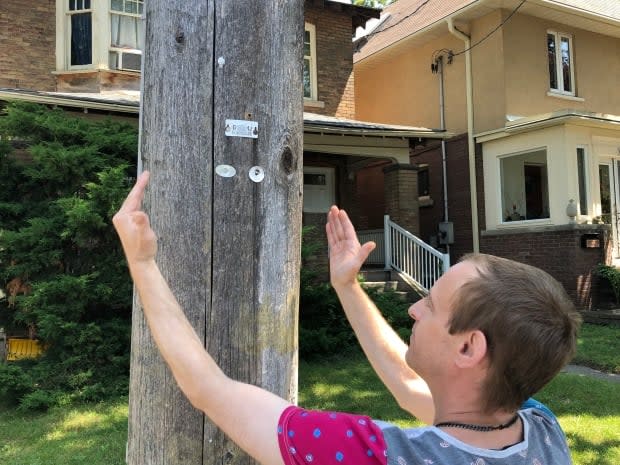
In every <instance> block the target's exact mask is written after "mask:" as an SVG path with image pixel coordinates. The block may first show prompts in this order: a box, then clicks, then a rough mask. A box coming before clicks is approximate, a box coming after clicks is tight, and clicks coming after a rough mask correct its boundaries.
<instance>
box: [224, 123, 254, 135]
mask: <svg viewBox="0 0 620 465" xmlns="http://www.w3.org/2000/svg"><path fill="white" fill-rule="evenodd" d="M226 135H227V136H228V137H249V138H251V139H258V121H247V120H244V119H227V120H226Z"/></svg>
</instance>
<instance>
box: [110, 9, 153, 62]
mask: <svg viewBox="0 0 620 465" xmlns="http://www.w3.org/2000/svg"><path fill="white" fill-rule="evenodd" d="M126 1H127V0H123V4H124V3H125V2H126ZM137 3H138V4H142V8H143V11H144V0H137ZM109 14H110V40H109V53H116V54H117V55H118V60H119V66H118V68H115V70H120V71H139V70H132V69H129V68H126V67H124V66H123V65H122V60H123V57H122V56H123V55H124V54H133V55H142V50H140V49H137V48H129V47H116V46H114V45H112V15H118V16H129V17H132V18H137V19H140V18H142V16H143V15H142V14H141V13H127V12H125V11H118V10H112V6H111V3H110V8H109ZM142 41H144V38H142ZM141 59H142V58H141ZM108 67H109V62H108ZM110 69H112V68H110Z"/></svg>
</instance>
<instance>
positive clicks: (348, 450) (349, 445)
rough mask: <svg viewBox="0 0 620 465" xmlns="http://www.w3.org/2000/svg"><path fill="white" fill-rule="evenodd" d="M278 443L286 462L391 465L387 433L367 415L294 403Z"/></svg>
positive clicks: (283, 420) (284, 418)
mask: <svg viewBox="0 0 620 465" xmlns="http://www.w3.org/2000/svg"><path fill="white" fill-rule="evenodd" d="M278 443H279V445H280V452H281V454H282V458H283V459H284V464H285V465H387V449H386V445H385V441H384V439H383V433H382V432H381V430H380V429H379V427H378V426H377V425H376V424H375V423H374V422H373V421H372V420H371V419H370V418H369V417H366V416H361V415H352V414H349V413H340V412H323V411H317V410H304V409H302V408H299V407H295V406H291V407H288V408H287V409H286V410H284V412H282V415H281V416H280V421H279V422H278Z"/></svg>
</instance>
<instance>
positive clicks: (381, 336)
mask: <svg viewBox="0 0 620 465" xmlns="http://www.w3.org/2000/svg"><path fill="white" fill-rule="evenodd" d="M326 232H327V241H328V244H329V266H330V278H331V283H332V286H333V287H334V289H335V290H336V293H337V294H338V298H339V299H340V302H341V304H342V307H343V308H344V311H345V314H346V315H347V318H348V320H349V322H350V324H351V327H352V328H353V330H354V331H355V334H356V336H357V338H358V340H359V342H360V344H361V346H362V348H363V349H364V352H365V354H366V357H367V358H368V360H369V361H370V364H371V365H372V367H373V369H374V370H375V372H376V373H377V374H378V375H379V377H380V378H381V381H383V384H385V385H386V387H387V388H388V389H389V390H390V392H391V393H392V395H393V396H394V397H395V399H396V401H397V402H398V404H399V405H400V406H401V407H402V408H403V409H405V410H407V411H408V412H410V413H411V414H413V415H414V416H416V417H417V418H419V419H420V420H422V421H424V422H426V423H428V424H431V423H432V422H433V418H434V413H435V408H434V405H433V397H432V395H431V393H430V390H429V389H428V386H427V384H426V382H425V381H424V380H423V379H422V378H421V377H420V376H418V374H417V373H416V372H415V371H413V370H412V369H411V368H410V367H409V365H407V362H406V361H405V353H406V352H407V345H406V344H405V343H404V342H403V340H402V339H401V338H400V336H398V334H397V333H396V332H395V331H394V330H393V329H392V327H391V326H390V325H389V324H388V323H387V321H385V318H383V316H382V315H381V312H380V311H379V310H378V309H377V307H376V305H375V304H374V303H373V302H372V301H371V300H370V298H369V297H368V295H367V294H366V292H364V290H363V289H362V288H361V286H360V284H359V282H358V281H357V274H358V273H359V270H360V268H361V266H362V264H363V263H364V261H365V260H366V258H367V257H368V255H369V254H370V252H372V250H373V249H374V248H375V244H374V243H372V242H367V243H366V244H364V245H360V243H359V241H358V239H357V235H356V234H355V229H354V228H353V225H352V224H351V221H350V220H349V218H348V216H347V214H346V212H345V211H344V210H339V209H338V208H337V207H332V208H331V209H330V211H329V214H328V217H327V225H326Z"/></svg>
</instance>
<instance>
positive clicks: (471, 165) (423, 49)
mask: <svg viewBox="0 0 620 465" xmlns="http://www.w3.org/2000/svg"><path fill="white" fill-rule="evenodd" d="M356 50H357V51H356V53H355V55H354V62H355V65H354V71H355V79H356V82H355V86H356V88H355V97H356V101H355V104H356V117H357V118H360V119H369V120H372V121H381V122H384V123H388V124H405V125H413V126H427V127H428V126H430V127H439V128H444V129H447V130H448V131H449V132H451V133H453V134H457V136H455V137H453V138H452V139H449V140H447V141H446V143H445V144H438V143H436V142H433V141H428V140H427V141H425V143H420V144H416V146H415V147H414V149H413V150H412V152H411V159H410V160H411V164H413V165H417V166H418V167H419V169H420V170H426V171H427V174H426V175H425V179H426V181H425V182H427V183H428V184H426V185H425V187H424V189H425V192H426V194H427V196H426V197H427V198H426V203H425V204H424V205H421V208H420V235H421V238H422V239H424V240H427V241H429V242H431V243H437V242H441V239H445V238H446V237H447V238H448V239H452V240H445V242H449V244H448V247H449V248H450V254H451V256H452V261H453V262H454V261H455V260H457V259H458V257H459V256H460V255H462V254H464V253H466V252H470V251H474V250H475V251H478V250H479V251H481V252H486V253H491V254H495V255H500V256H505V257H509V258H513V259H516V260H519V261H523V262H526V263H530V264H533V265H536V266H539V267H541V268H543V269H545V270H546V271H548V272H550V273H551V274H552V275H554V276H555V277H556V278H557V279H558V280H559V281H560V282H562V284H563V285H564V286H565V287H566V289H567V291H568V292H569V294H570V295H571V296H572V297H573V298H574V299H575V302H576V303H577V304H578V305H579V307H580V308H584V309H586V308H591V307H592V306H593V305H596V304H597V302H596V301H595V300H596V298H595V294H596V292H593V286H594V287H596V286H597V282H596V281H597V279H596V276H595V274H593V270H594V268H595V267H596V265H597V263H601V262H606V263H612V262H613V261H616V263H617V261H618V259H620V241H619V237H620V236H619V233H620V231H619V229H620V223H619V221H618V218H620V216H619V213H620V211H618V210H617V205H620V202H619V201H620V171H619V169H620V87H618V82H617V81H618V76H619V75H620V53H618V50H620V3H618V2H607V1H603V0H596V1H586V0H553V1H549V0H532V1H527V2H522V1H520V0H508V1H504V2H495V1H493V0H446V1H433V0H431V2H426V1H422V0H399V1H398V2H396V3H393V4H391V5H389V6H388V7H387V8H385V9H384V10H383V12H382V17H381V19H380V20H379V21H378V24H374V25H370V24H369V27H368V30H367V33H366V34H363V35H362V36H361V37H360V38H359V39H358V40H357V41H356ZM385 82H389V85H380V83H385ZM429 142H430V143H429ZM444 160H445V162H444ZM444 173H445V174H444ZM379 188H380V186H379ZM569 205H570V206H569ZM443 222H448V223H449V224H451V225H452V227H453V235H452V234H445V229H444V230H440V229H439V225H440V223H443ZM447 229H448V233H451V232H452V231H450V228H449V227H447ZM449 236H452V237H449Z"/></svg>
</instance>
